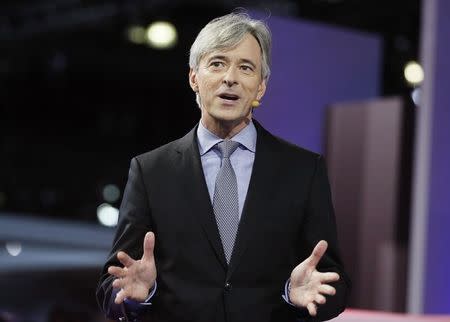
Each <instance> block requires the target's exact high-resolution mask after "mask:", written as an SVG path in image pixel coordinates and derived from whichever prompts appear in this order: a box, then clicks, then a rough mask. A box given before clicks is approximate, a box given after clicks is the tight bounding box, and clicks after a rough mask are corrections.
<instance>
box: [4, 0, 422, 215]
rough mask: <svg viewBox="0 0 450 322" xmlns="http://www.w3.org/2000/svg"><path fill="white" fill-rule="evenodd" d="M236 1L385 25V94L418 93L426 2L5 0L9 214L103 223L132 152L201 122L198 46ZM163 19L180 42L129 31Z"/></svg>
mask: <svg viewBox="0 0 450 322" xmlns="http://www.w3.org/2000/svg"><path fill="white" fill-rule="evenodd" d="M235 7H246V8H259V9H262V10H263V11H266V12H268V14H269V12H271V14H273V15H282V16H290V17H296V18H301V19H306V20H310V21H315V22H319V23H327V24H333V25H339V26H345V27H348V28H352V29H357V30H364V31H370V32H375V33H378V34H380V35H381V36H382V38H383V40H384V49H383V70H382V71H381V72H382V75H383V77H382V84H381V86H380V88H381V89H382V93H381V94H382V95H383V96H387V95H398V94H399V95H408V94H409V93H410V92H411V88H409V87H408V85H407V84H406V82H405V80H404V76H403V67H404V65H405V63H406V62H408V61H410V60H413V59H415V60H417V59H418V52H417V51H418V40H419V39H418V34H419V30H418V29H419V26H420V21H419V18H420V2H419V1H418V0H411V1H407V0H402V1H376V0H367V1H358V0H328V1H320V0H301V1H300V0H298V1H276V2H270V1H241V2H237V1H171V2H163V1H81V0H52V1H31V0H29V1H27V0H22V1H2V2H1V4H0V212H18V213H22V214H28V215H32V216H44V217H52V218H56V217H57V218H70V219H79V220H83V221H87V222H96V221H97V216H96V208H97V206H98V205H99V204H100V203H102V202H103V201H102V200H103V199H102V195H101V191H102V188H103V187H104V185H105V184H111V183H112V184H116V185H118V186H119V187H120V188H121V190H122V189H123V187H124V185H125V182H126V177H127V170H128V166H129V162H130V159H131V157H133V156H135V155H137V154H140V153H143V152H145V151H148V150H150V149H152V148H155V147H157V146H159V145H162V144H164V143H166V142H168V141H171V140H173V139H176V138H178V137H180V136H182V135H183V134H184V133H186V132H187V131H188V130H189V129H190V128H191V127H192V126H193V125H194V124H195V123H196V122H197V121H198V119H199V117H200V113H199V110H198V108H197V106H196V103H195V101H194V94H193V92H192V91H191V89H190V87H189V84H188V78H187V74H188V70H189V69H188V53H189V48H190V45H191V44H192V42H193V41H194V39H195V36H196V34H197V33H198V32H199V31H200V29H201V28H202V27H203V26H204V25H205V24H206V23H207V22H208V21H209V20H210V19H212V18H213V17H216V16H219V15H222V14H226V13H228V12H230V11H231V10H233V8H235ZM160 19H165V20H169V21H171V22H172V23H174V25H175V26H176V27H177V31H178V39H179V42H178V44H177V45H176V46H175V47H174V48H172V49H170V50H155V49H151V48H149V47H147V46H141V45H135V44H132V43H130V42H129V41H128V40H127V38H126V29H127V28H128V27H129V26H130V25H132V24H142V25H147V24H149V23H150V22H152V21H155V20H160ZM115 206H118V204H117V203H116V204H115Z"/></svg>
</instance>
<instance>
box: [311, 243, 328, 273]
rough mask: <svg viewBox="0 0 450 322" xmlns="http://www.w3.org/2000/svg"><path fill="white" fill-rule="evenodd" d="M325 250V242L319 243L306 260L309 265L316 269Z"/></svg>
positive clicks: (326, 244) (326, 245) (326, 246)
mask: <svg viewBox="0 0 450 322" xmlns="http://www.w3.org/2000/svg"><path fill="white" fill-rule="evenodd" d="M327 248H328V243H327V242H326V241H325V240H321V241H319V242H318V243H317V245H316V247H314V249H313V251H312V253H311V255H310V256H309V258H308V262H309V265H310V266H313V267H316V266H317V264H318V263H319V261H320V259H321V258H322V256H323V254H325V252H326V251H327Z"/></svg>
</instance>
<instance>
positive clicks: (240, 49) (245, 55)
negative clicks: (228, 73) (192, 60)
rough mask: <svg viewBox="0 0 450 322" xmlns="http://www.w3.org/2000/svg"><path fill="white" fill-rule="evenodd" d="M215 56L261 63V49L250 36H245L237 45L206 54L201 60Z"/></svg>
mask: <svg viewBox="0 0 450 322" xmlns="http://www.w3.org/2000/svg"><path fill="white" fill-rule="evenodd" d="M216 56H223V57H225V58H229V59H237V60H251V61H253V62H254V63H258V64H259V63H260V62H261V47H260V46H259V43H258V41H257V40H256V38H255V37H253V36H252V35H251V34H246V35H245V36H244V37H243V38H242V40H241V41H240V42H238V43H237V45H235V46H233V47H227V48H220V49H216V50H213V51H211V52H209V53H206V54H205V55H204V56H203V57H202V60H204V61H207V60H209V59H211V58H213V57H216Z"/></svg>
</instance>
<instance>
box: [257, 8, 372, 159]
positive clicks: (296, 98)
mask: <svg viewBox="0 0 450 322" xmlns="http://www.w3.org/2000/svg"><path fill="white" fill-rule="evenodd" d="M251 15H252V16H253V17H255V18H260V19H264V20H267V22H268V25H269V27H270V29H271V31H272V35H273V51H272V76H271V78H270V80H269V83H268V88H267V92H266V95H265V96H264V98H263V100H262V105H261V107H260V108H259V109H258V110H257V111H255V118H256V119H258V120H260V121H261V123H262V124H263V125H264V126H265V127H266V128H267V129H268V130H270V131H271V132H272V133H274V134H277V135H279V136H281V137H283V138H284V139H286V140H288V141H291V142H293V143H295V144H297V145H300V146H303V147H305V148H307V149H310V150H313V151H317V152H322V151H323V144H322V143H323V137H324V131H323V130H324V126H325V115H326V113H325V110H326V107H327V105H329V104H330V103H334V102H341V101H351V100H362V99H368V98H373V97H377V96H378V94H379V90H378V89H379V74H380V57H381V40H380V38H379V37H378V36H376V35H372V34H366V33H360V32H356V31H351V30H348V29H342V28H337V27H331V26H326V25H320V24H315V23H309V22H305V21H299V20H293V19H288V18H280V17H275V16H272V17H270V18H269V19H266V18H267V14H262V13H260V12H252V13H251Z"/></svg>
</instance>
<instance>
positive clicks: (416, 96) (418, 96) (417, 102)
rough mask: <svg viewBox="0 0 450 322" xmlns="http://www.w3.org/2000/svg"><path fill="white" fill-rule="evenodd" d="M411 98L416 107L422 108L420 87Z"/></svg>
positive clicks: (413, 92) (415, 89)
mask: <svg viewBox="0 0 450 322" xmlns="http://www.w3.org/2000/svg"><path fill="white" fill-rule="evenodd" d="M411 98H412V100H413V102H414V104H415V105H416V106H420V101H421V99H422V89H421V88H420V87H417V88H414V90H413V91H412V93H411Z"/></svg>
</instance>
